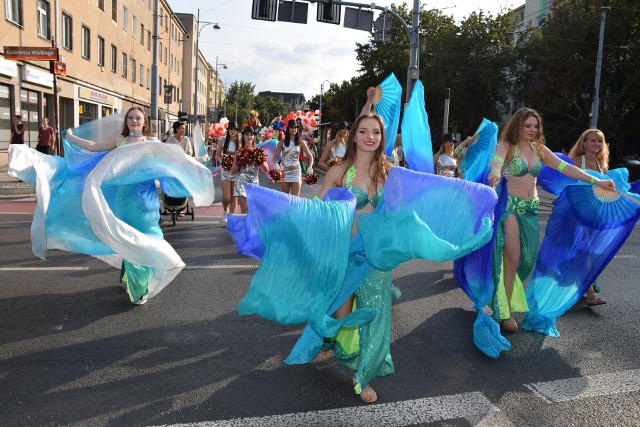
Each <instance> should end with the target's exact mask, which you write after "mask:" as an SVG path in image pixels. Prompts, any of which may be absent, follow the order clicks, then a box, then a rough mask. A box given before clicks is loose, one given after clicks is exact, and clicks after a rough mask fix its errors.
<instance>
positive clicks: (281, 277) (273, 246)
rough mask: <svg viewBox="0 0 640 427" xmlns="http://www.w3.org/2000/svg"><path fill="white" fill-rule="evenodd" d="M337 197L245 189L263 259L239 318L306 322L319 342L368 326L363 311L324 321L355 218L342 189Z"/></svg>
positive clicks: (352, 205)
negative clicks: (344, 329)
mask: <svg viewBox="0 0 640 427" xmlns="http://www.w3.org/2000/svg"><path fill="white" fill-rule="evenodd" d="M334 194H335V193H334ZM340 194H341V196H342V198H341V199H340V200H334V201H320V200H308V199H304V198H300V197H295V196H291V195H289V194H285V193H282V192H279V191H274V190H270V189H267V188H263V187H260V186H256V185H249V186H247V202H248V206H249V212H250V213H251V216H250V217H249V216H248V217H247V221H250V222H251V226H252V227H254V228H255V230H256V234H257V236H258V238H259V239H260V241H261V242H262V244H263V246H264V254H263V256H262V260H261V262H260V265H259V267H258V270H257V271H256V274H255V275H254V277H253V279H252V280H251V284H250V285H249V289H248V291H247V293H246V295H245V296H244V297H243V298H242V300H241V301H240V303H239V304H238V313H239V314H240V315H248V314H259V315H260V316H262V317H264V318H267V319H271V320H274V321H276V322H279V323H283V324H292V323H303V322H310V324H311V325H312V327H313V328H314V330H315V331H316V332H317V333H318V334H320V335H322V336H333V335H335V334H336V333H337V332H338V330H339V329H340V327H342V326H359V325H362V324H365V323H367V322H369V321H371V318H372V314H371V313H368V312H366V311H364V310H356V311H354V312H353V313H351V314H350V315H348V316H346V317H344V318H342V319H340V320H336V319H334V318H332V317H330V316H328V315H327V310H328V309H329V306H330V305H331V303H332V302H333V300H334V299H335V298H336V296H337V295H338V293H339V291H340V288H341V285H342V281H343V279H344V275H345V270H346V266H347V260H348V252H349V234H350V230H351V224H352V222H353V214H354V212H355V198H354V197H353V195H351V193H350V192H348V190H345V189H341V190H340ZM319 237H320V238H319ZM319 254H321V255H319Z"/></svg>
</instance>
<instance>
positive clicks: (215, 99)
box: [213, 55, 229, 122]
mask: <svg viewBox="0 0 640 427" xmlns="http://www.w3.org/2000/svg"><path fill="white" fill-rule="evenodd" d="M219 67H222V69H223V70H226V69H227V68H229V67H227V64H218V55H216V83H215V86H214V87H213V111H214V112H215V115H216V116H215V117H214V118H213V121H214V122H215V121H216V119H217V118H218V68H219ZM225 104H226V103H225Z"/></svg>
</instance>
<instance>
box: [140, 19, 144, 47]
mask: <svg viewBox="0 0 640 427" xmlns="http://www.w3.org/2000/svg"><path fill="white" fill-rule="evenodd" d="M140 44H141V45H142V46H144V24H140Z"/></svg>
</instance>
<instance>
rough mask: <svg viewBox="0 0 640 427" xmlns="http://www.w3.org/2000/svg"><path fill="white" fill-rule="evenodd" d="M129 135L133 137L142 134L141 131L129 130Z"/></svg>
mask: <svg viewBox="0 0 640 427" xmlns="http://www.w3.org/2000/svg"><path fill="white" fill-rule="evenodd" d="M129 136H135V137H136V138H137V137H139V136H142V132H138V133H136V132H129Z"/></svg>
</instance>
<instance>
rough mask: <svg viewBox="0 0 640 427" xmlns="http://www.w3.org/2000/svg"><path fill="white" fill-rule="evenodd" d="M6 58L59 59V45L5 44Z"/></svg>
mask: <svg viewBox="0 0 640 427" xmlns="http://www.w3.org/2000/svg"><path fill="white" fill-rule="evenodd" d="M4 59H22V60H27V59H28V60H31V61H57V60H58V48H57V47H27V46H5V47H4Z"/></svg>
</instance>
